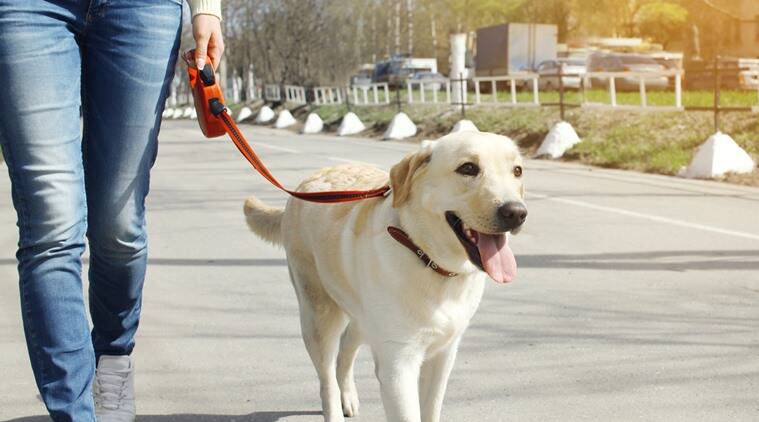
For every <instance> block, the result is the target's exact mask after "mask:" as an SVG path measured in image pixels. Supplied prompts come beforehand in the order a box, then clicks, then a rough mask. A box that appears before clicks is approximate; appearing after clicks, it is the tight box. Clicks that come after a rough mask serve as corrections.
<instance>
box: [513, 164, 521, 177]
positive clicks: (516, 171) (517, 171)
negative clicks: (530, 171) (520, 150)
mask: <svg viewBox="0 0 759 422" xmlns="http://www.w3.org/2000/svg"><path fill="white" fill-rule="evenodd" d="M522 171H523V170H522V166H514V176H516V177H522Z"/></svg>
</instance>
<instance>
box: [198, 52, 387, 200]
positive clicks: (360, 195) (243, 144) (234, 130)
mask: <svg viewBox="0 0 759 422" xmlns="http://www.w3.org/2000/svg"><path fill="white" fill-rule="evenodd" d="M187 72H188V75H189V77H190V86H191V87H193V90H192V93H193V98H194V100H195V108H196V110H197V112H198V123H199V124H200V128H201V130H202V131H203V134H204V135H206V137H209V138H214V137H217V136H221V135H223V134H224V133H226V134H227V135H229V137H230V138H231V139H232V142H234V144H235V146H236V147H237V149H238V150H239V151H240V153H241V154H242V155H243V157H245V159H246V160H248V162H249V163H250V165H251V166H253V168H254V169H256V171H257V172H258V173H259V174H261V176H263V177H264V178H265V179H266V180H268V181H269V182H270V183H271V184H272V185H274V186H276V187H277V188H279V189H281V190H283V191H285V192H287V193H288V194H290V195H292V196H294V197H296V198H299V199H302V200H304V201H309V202H318V203H327V204H331V203H338V202H353V201H360V200H362V199H369V198H379V197H383V196H385V195H387V193H388V192H389V191H390V186H383V187H381V188H378V189H372V190H364V191H361V190H349V191H324V192H297V191H292V190H289V189H287V188H285V187H284V186H283V185H282V184H281V183H279V181H278V180H277V178H276V177H274V175H273V174H271V172H270V171H269V169H267V168H266V166H265V165H264V163H263V161H261V159H260V158H259V157H258V155H257V154H256V153H255V151H253V148H251V146H250V144H249V143H248V140H247V139H245V136H244V135H243V134H242V132H241V131H240V128H239V127H237V124H235V122H234V120H232V116H230V115H229V113H228V112H227V107H226V106H225V105H224V96H223V94H222V93H221V89H220V88H219V86H218V84H217V83H216V77H215V74H214V70H213V67H212V66H211V65H210V63H209V64H206V66H205V67H204V68H203V70H202V71H199V70H198V68H197V67H195V66H194V65H192V64H190V63H188V66H187Z"/></svg>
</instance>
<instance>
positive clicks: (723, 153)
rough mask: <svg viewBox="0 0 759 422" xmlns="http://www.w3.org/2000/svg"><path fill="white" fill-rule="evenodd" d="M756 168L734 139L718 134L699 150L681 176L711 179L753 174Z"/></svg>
mask: <svg viewBox="0 0 759 422" xmlns="http://www.w3.org/2000/svg"><path fill="white" fill-rule="evenodd" d="M755 166H756V165H755V164H754V160H752V159H751V156H750V155H748V153H747V152H746V151H745V150H744V149H743V148H741V147H740V146H739V145H738V144H736V143H735V141H734V140H733V138H731V137H730V136H729V135H727V134H724V133H722V132H717V133H715V134H714V135H712V136H710V137H709V139H707V140H706V142H704V144H703V145H701V146H700V147H699V148H698V151H696V155H695V156H694V157H693V161H691V163H690V165H689V166H688V167H687V168H686V169H683V171H681V172H680V176H684V177H690V178H699V179H711V178H713V177H719V176H722V175H724V174H725V173H751V172H752V171H754V168H755Z"/></svg>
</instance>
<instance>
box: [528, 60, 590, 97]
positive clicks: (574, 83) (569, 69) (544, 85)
mask: <svg viewBox="0 0 759 422" xmlns="http://www.w3.org/2000/svg"><path fill="white" fill-rule="evenodd" d="M559 65H562V66H563V69H562V73H563V74H564V75H565V76H562V78H561V81H562V83H563V84H564V88H567V89H580V87H581V86H582V75H585V72H586V70H587V68H586V67H585V60H582V59H557V60H546V61H544V62H542V63H540V64H539V65H538V67H537V69H535V72H537V73H538V74H539V75H540V80H539V85H540V89H541V90H550V89H558V88H559V77H558V76H557V75H558V74H559Z"/></svg>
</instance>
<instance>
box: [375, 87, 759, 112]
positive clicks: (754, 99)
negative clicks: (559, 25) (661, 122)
mask: <svg viewBox="0 0 759 422" xmlns="http://www.w3.org/2000/svg"><path fill="white" fill-rule="evenodd" d="M482 87H483V89H484V87H485V84H482ZM400 97H401V101H402V102H404V103H406V102H407V101H406V100H407V98H408V91H407V90H405V89H404V90H402V91H401V95H400ZM516 97H517V102H518V103H532V102H533V94H532V90H531V89H527V90H518V91H517V96H516ZM390 98H391V102H395V93H394V92H392V93H391V94H390ZM413 98H414V101H415V103H419V101H420V99H421V92H420V90H419V89H414V90H413ZM425 98H426V100H427V102H431V101H432V94H431V93H430V91H429V90H427V91H425ZM480 98H481V101H482V102H483V103H493V102H494V101H497V102H499V103H506V104H508V103H510V102H511V101H512V100H511V93H510V91H509V90H508V89H501V88H499V89H498V90H497V95H496V98H495V99H494V98H493V95H492V93H490V92H485V91H484V90H483V92H482V93H481V94H480ZM446 100H447V97H446V93H445V91H440V92H438V101H442V102H444V101H446ZM474 101H475V93H474V92H473V91H470V92H468V93H467V102H468V103H470V104H471V103H474ZM539 101H540V102H541V103H558V102H559V92H558V91H541V92H540V93H539ZM564 101H565V102H566V103H568V104H581V103H582V102H583V94H582V92H581V91H577V90H567V91H565V92H564ZM585 101H586V102H590V103H601V104H610V103H611V96H610V94H609V91H608V90H605V89H589V90H586V91H585ZM646 101H647V104H648V105H649V106H674V105H675V92H674V91H647V92H646ZM682 101H683V105H684V106H685V107H712V105H713V104H714V93H713V92H712V91H683V98H682ZM617 104H619V105H640V104H641V99H640V92H638V91H622V92H617ZM720 105H721V106H723V107H753V106H759V95H758V94H757V92H756V91H749V90H729V91H723V92H721V93H720Z"/></svg>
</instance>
